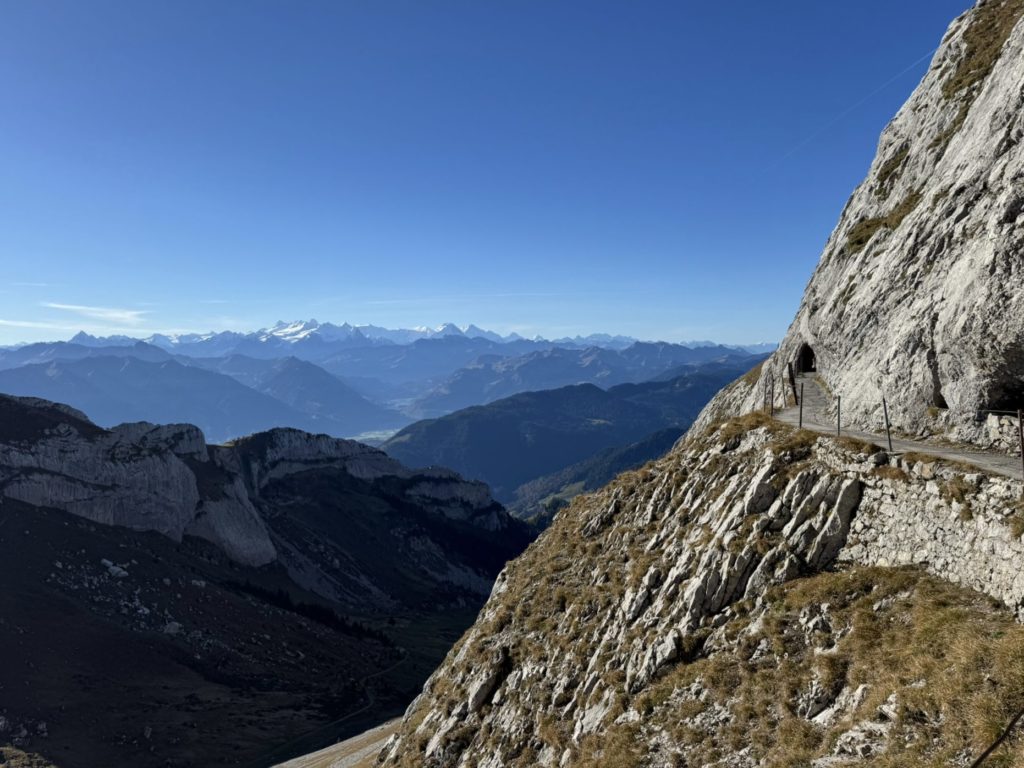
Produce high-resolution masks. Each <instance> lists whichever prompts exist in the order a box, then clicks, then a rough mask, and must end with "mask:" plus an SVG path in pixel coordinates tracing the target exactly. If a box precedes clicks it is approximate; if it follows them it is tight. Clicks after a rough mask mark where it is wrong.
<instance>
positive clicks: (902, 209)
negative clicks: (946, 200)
mask: <svg viewBox="0 0 1024 768" xmlns="http://www.w3.org/2000/svg"><path fill="white" fill-rule="evenodd" d="M920 202H921V193H920V191H917V192H912V193H910V194H909V195H907V197H906V198H905V199H904V200H903V201H902V202H901V203H900V204H899V205H897V206H896V207H895V208H893V209H892V210H891V211H889V213H887V214H886V215H885V216H878V217H875V218H870V219H861V220H860V221H858V222H857V223H856V224H854V225H853V227H852V228H851V229H850V234H849V235H848V236H847V238H846V245H845V246H844V247H843V250H844V252H845V253H846V255H848V256H852V255H853V254H856V253H860V252H861V251H862V250H864V246H866V245H867V244H868V242H869V241H870V240H871V238H872V237H874V236H875V233H876V232H878V230H880V229H883V228H884V229H889V230H893V229H896V228H897V227H898V226H899V225H900V224H902V223H903V220H904V219H905V218H907V216H909V215H910V214H911V213H913V211H914V209H915V208H917V204H918V203H920Z"/></svg>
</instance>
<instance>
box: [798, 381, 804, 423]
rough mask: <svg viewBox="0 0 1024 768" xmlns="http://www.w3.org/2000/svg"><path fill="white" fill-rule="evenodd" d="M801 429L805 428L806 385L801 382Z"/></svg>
mask: <svg viewBox="0 0 1024 768" xmlns="http://www.w3.org/2000/svg"><path fill="white" fill-rule="evenodd" d="M798 405H799V406H800V429H803V428H804V383H803V382H802V381H801V382H800V402H799V403H798Z"/></svg>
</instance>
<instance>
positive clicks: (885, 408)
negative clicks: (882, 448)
mask: <svg viewBox="0 0 1024 768" xmlns="http://www.w3.org/2000/svg"><path fill="white" fill-rule="evenodd" d="M882 413H884V414H885V439H886V440H888V442H889V453H892V432H891V431H890V430H889V404H888V403H886V402H885V398H884V397H883V398H882Z"/></svg>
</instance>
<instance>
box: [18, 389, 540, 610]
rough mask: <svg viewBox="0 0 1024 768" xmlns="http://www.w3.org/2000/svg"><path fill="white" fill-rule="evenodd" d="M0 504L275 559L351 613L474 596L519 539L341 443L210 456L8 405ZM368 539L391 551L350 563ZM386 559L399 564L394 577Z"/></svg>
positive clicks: (453, 478) (196, 448)
mask: <svg viewBox="0 0 1024 768" xmlns="http://www.w3.org/2000/svg"><path fill="white" fill-rule="evenodd" d="M311 489H315V491H314V492H311ZM3 498H10V499H15V500H18V501H21V502H25V503H28V504H32V505H34V506H37V507H47V508H53V509H60V510H64V511H67V512H71V513H73V514H75V515H78V516H80V517H84V518H87V519H89V520H92V521H94V522H97V523H103V524H105V525H117V526H123V527H126V528H131V529H133V530H136V531H157V532H159V533H162V534H164V535H165V536H169V537H170V538H172V539H174V540H176V541H181V540H182V538H183V537H184V536H195V537H198V538H202V539H206V540H207V541H210V542H212V543H213V544H215V545H217V546H218V547H220V548H221V549H222V550H223V551H224V552H225V553H226V554H227V555H228V556H229V557H231V558H232V559H233V560H235V561H236V562H238V563H240V564H243V565H249V566H261V565H266V564H268V563H272V562H275V561H279V562H281V563H283V564H284V565H285V566H286V567H288V568H289V570H290V572H291V573H292V576H293V577H294V578H295V579H296V581H297V582H298V583H300V584H301V585H303V586H306V587H308V588H310V589H312V590H313V591H314V592H319V593H321V594H323V595H324V596H325V597H327V598H329V599H332V600H341V601H342V602H344V603H345V604H346V606H347V607H349V608H352V609H357V610H369V609H374V608H381V609H383V608H387V607H391V608H393V607H394V606H395V605H397V604H400V603H402V602H403V601H404V600H405V598H407V597H408V596H409V595H414V596H415V598H416V599H417V600H420V599H424V598H425V595H426V594H428V593H430V592H431V590H432V589H436V588H438V587H440V588H441V589H442V590H443V591H445V590H449V589H450V590H455V591H459V590H463V591H468V592H469V593H471V594H476V595H481V596H483V595H486V594H487V591H488V590H489V589H490V584H491V581H492V579H493V578H494V576H495V574H496V573H497V571H498V569H499V568H500V567H501V565H502V564H503V563H504V562H505V560H507V559H508V558H509V557H512V556H514V555H515V554H517V553H518V552H519V551H521V550H522V548H523V547H525V546H526V544H527V543H528V541H529V538H530V533H529V530H528V529H527V528H526V526H524V525H523V524H521V523H519V522H517V521H515V520H513V519H512V518H511V517H510V516H509V515H508V514H507V513H506V512H505V511H504V510H503V509H502V508H501V506H500V505H498V504H497V503H495V502H494V500H493V499H491V497H490V494H489V492H488V490H487V487H486V486H485V485H483V484H481V483H475V482H467V481H464V480H463V479H462V478H461V477H459V476H458V475H457V474H455V473H453V472H450V471H448V470H444V469H432V470H423V471H416V470H411V469H408V468H406V467H404V466H402V465H401V464H399V463H398V462H397V461H395V460H393V459H391V458H389V457H388V456H387V455H386V454H384V453H383V452H382V451H379V450H376V449H374V448H370V447H368V446H365V445H362V444H360V443H357V442H353V441H350V440H340V439H336V438H330V437H327V436H325V435H310V434H308V433H305V432H300V431H297V430H290V429H278V430H272V431H270V432H265V433H261V434H258V435H254V436H252V437H248V438H243V439H241V440H239V441H236V442H235V443H233V444H230V445H226V446H209V445H207V444H206V441H205V440H204V438H203V435H202V433H201V432H200V431H199V430H198V429H196V428H195V427H193V426H191V425H187V424H178V425H163V426H157V425H153V424H146V423H136V424H124V425H121V426H118V427H115V428H113V429H110V430H106V429H101V428H99V427H97V426H96V425H94V424H92V423H91V422H90V421H88V419H87V418H86V417H85V416H84V415H82V414H81V413H78V412H77V411H74V410H73V409H70V408H67V407H65V406H58V405H55V404H53V403H49V402H46V401H43V400H35V399H29V398H12V397H6V396H0V499H3ZM328 509H329V510H330V514H329V515H327V513H326V510H328ZM317 516H319V518H318V519H317V520H316V521H314V520H313V519H312V518H314V517H317ZM325 516H326V517H325ZM357 534H358V535H357ZM359 536H362V537H364V538H363V540H360V538H359ZM369 541H375V542H379V543H380V542H387V544H386V546H387V547H390V548H391V550H392V551H391V552H390V553H383V552H382V553H380V556H379V557H377V558H375V561H374V562H368V561H367V559H366V558H364V557H362V556H361V555H360V552H361V551H362V550H364V549H367V548H370V549H372V546H371V545H370V544H368V543H367V542H369ZM410 542H411V543H410ZM395 552H405V555H406V556H405V559H404V560H403V562H402V564H401V565H402V568H398V567H395V563H394V562H392V561H393V559H394V553H395ZM403 568H404V569H407V570H408V571H409V572H408V573H407V574H406V578H407V579H408V580H409V581H411V582H415V583H416V586H415V587H410V588H409V589H408V590H405V589H403V588H402V581H401V580H398V581H396V580H395V579H394V578H392V577H389V576H387V572H390V571H400V570H402V569H403ZM369 574H376V577H375V578H370V577H369ZM342 598H344V599H343V600H342Z"/></svg>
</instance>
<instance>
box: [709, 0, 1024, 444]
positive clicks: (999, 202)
mask: <svg viewBox="0 0 1024 768" xmlns="http://www.w3.org/2000/svg"><path fill="white" fill-rule="evenodd" d="M1022 15H1024V0H986V1H985V2H981V3H979V4H978V5H977V6H976V7H975V8H974V9H972V10H971V11H969V12H968V13H965V14H964V15H963V16H961V17H960V18H958V19H957V20H956V21H954V22H953V24H952V25H951V26H950V28H949V31H948V32H947V34H946V35H945V37H944V38H943V41H942V44H941V46H940V47H939V50H938V52H937V53H936V54H935V57H934V59H933V60H932V63H931V66H930V68H929V70H928V73H927V74H926V75H925V77H924V79H923V80H922V82H921V84H920V85H919V86H918V88H917V89H916V90H915V91H914V93H913V95H912V96H911V97H910V99H909V101H908V102H907V103H906V104H905V105H904V106H903V108H902V109H901V110H900V111H899V113H898V114H897V115H896V117H895V118H894V119H893V120H892V122H891V123H890V124H889V125H888V127H886V129H885V131H884V132H883V133H882V136H881V139H880V141H879V145H878V153H877V155H876V157H875V159H874V161H873V162H872V164H871V168H870V170H869V172H868V176H867V178H866V179H865V180H864V181H863V183H861V185H860V186H859V187H858V188H857V189H856V190H855V191H854V193H853V195H852V196H851V198H850V200H849V201H848V203H847V204H846V207H845V208H844V209H843V212H842V216H841V218H840V220H839V223H838V225H837V226H836V228H835V230H834V231H833V232H832V235H831V237H830V238H829V240H828V243H827V244H826V246H825V250H824V252H823V254H822V256H821V260H820V262H819V264H818V267H817V269H816V270H815V272H814V275H813V277H812V278H811V281H810V283H809V284H808V286H807V289H806V292H805V294H804V297H803V301H802V302H801V304H800V309H799V311H798V312H797V315H796V318H795V319H794V321H793V323H792V325H791V326H790V328H789V331H788V333H787V334H786V337H785V338H784V339H783V341H782V343H781V345H780V346H779V349H778V351H777V352H776V353H775V354H773V355H772V356H771V358H770V359H769V360H768V362H767V363H766V364H765V366H764V367H763V368H762V370H761V373H760V375H759V376H753V377H750V378H749V379H748V380H746V381H742V382H738V383H737V384H736V385H735V386H734V387H732V389H731V390H730V391H727V392H725V393H723V394H722V395H720V396H719V397H718V398H716V400H715V401H713V402H712V403H711V404H710V405H709V407H708V409H706V411H705V414H704V416H703V418H702V419H701V420H699V421H698V423H697V427H696V429H697V431H700V430H701V429H703V428H704V427H706V426H707V425H708V424H709V423H710V422H711V421H713V420H714V419H716V418H721V417H723V416H734V415H739V414H742V413H746V412H747V411H749V410H751V409H752V408H755V407H759V406H760V405H761V402H762V399H763V397H764V391H765V384H766V381H767V377H768V376H774V377H775V380H776V388H775V389H776V396H777V398H778V401H777V402H778V404H780V405H781V403H782V395H783V391H784V390H785V389H787V388H788V385H784V379H787V380H788V373H787V366H788V365H789V364H791V363H792V364H795V365H797V366H800V365H801V364H803V365H805V366H807V365H809V364H810V363H811V355H810V354H808V353H811V354H813V361H814V364H815V365H816V368H817V371H818V372H819V374H820V375H821V376H822V378H823V380H824V381H825V383H826V385H827V386H828V388H829V389H830V390H831V392H832V393H834V394H835V395H838V396H841V397H842V407H843V412H844V414H845V415H846V419H848V420H849V423H851V424H856V425H858V426H861V427H864V428H867V429H872V430H878V429H880V428H881V427H882V425H883V423H884V420H883V414H882V397H883V395H884V396H885V397H886V398H887V399H888V403H889V410H890V417H891V419H892V422H893V424H894V425H895V426H896V427H897V428H899V429H902V430H903V431H905V432H908V433H912V434H919V433H930V432H939V433H943V434H946V435H948V436H950V437H953V438H956V439H961V440H969V441H972V442H975V443H978V444H980V445H984V446H994V447H998V448H1002V449H1007V450H1013V451H1018V450H1019V447H1018V445H1019V443H1018V441H1017V439H1016V436H1015V435H1014V434H1013V432H1014V431H1015V425H1013V426H1007V425H1002V427H1003V428H1002V429H1000V428H999V427H1000V425H999V424H998V423H996V424H995V425H993V424H992V423H990V422H988V421H987V416H988V414H987V413H986V411H990V410H995V411H1016V409H1018V408H1020V407H1022V406H1024V256H1022V254H1024V143H1022V141H1021V139H1022V138H1024V89H1022V88H1021V83H1024V23H1021V18H1022ZM805 345H806V347H805ZM979 412H981V413H979ZM1003 415H1004V416H1005V415H1008V414H1003ZM993 432H997V433H998V434H993Z"/></svg>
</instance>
